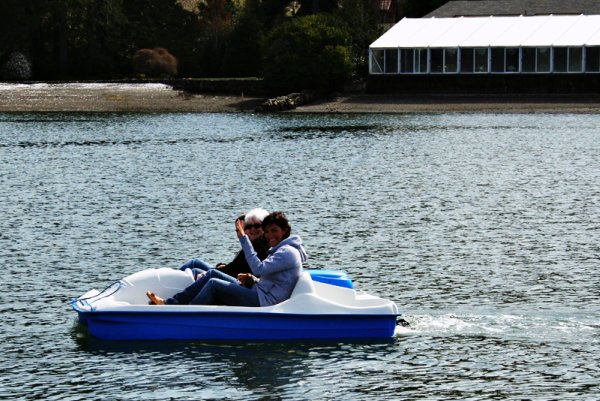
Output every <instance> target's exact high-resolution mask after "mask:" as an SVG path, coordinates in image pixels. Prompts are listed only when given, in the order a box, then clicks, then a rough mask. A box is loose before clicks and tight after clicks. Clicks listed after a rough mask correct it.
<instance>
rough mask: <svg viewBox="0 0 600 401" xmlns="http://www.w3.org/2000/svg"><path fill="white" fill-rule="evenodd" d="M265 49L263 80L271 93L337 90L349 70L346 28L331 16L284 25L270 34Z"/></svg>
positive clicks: (313, 17) (341, 22) (315, 16)
mask: <svg viewBox="0 0 600 401" xmlns="http://www.w3.org/2000/svg"><path fill="white" fill-rule="evenodd" d="M266 47H268V51H267V53H266V57H265V63H264V79H265V84H266V85H267V86H268V87H269V88H270V89H271V90H273V91H277V92H285V91H288V92H289V91H297V90H304V89H314V90H317V91H319V92H324V93H326V92H331V91H335V90H340V89H342V88H343V85H344V82H345V80H346V78H347V77H348V76H349V74H350V71H351V70H352V62H351V57H350V35H349V34H348V28H347V27H346V24H345V23H344V21H342V20H341V19H339V18H336V17H334V16H332V15H327V14H316V15H310V16H306V17H298V18H294V19H292V20H290V21H288V22H285V23H283V24H282V25H280V26H279V27H277V28H275V29H274V30H273V31H272V32H271V34H270V35H269V36H268V38H267V41H266Z"/></svg>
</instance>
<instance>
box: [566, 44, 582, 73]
mask: <svg viewBox="0 0 600 401" xmlns="http://www.w3.org/2000/svg"><path fill="white" fill-rule="evenodd" d="M581 71H583V48H581V47H569V72H581Z"/></svg>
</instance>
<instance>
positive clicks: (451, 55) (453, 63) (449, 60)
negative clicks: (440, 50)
mask: <svg viewBox="0 0 600 401" xmlns="http://www.w3.org/2000/svg"><path fill="white" fill-rule="evenodd" d="M444 72H445V73H457V72H458V49H457V48H449V49H444Z"/></svg>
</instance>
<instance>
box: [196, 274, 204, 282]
mask: <svg viewBox="0 0 600 401" xmlns="http://www.w3.org/2000/svg"><path fill="white" fill-rule="evenodd" d="M205 274H206V273H204V272H202V273H198V274H196V281H198V280H200V279H201V278H202V277H204V275H205Z"/></svg>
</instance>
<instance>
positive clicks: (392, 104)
mask: <svg viewBox="0 0 600 401" xmlns="http://www.w3.org/2000/svg"><path fill="white" fill-rule="evenodd" d="M265 100H266V98H261V97H252V96H244V97H242V96H234V95H222V94H191V93H186V92H182V91H178V90H174V89H172V88H171V87H170V86H168V85H165V84H160V83H149V84H145V83H144V84H121V83H119V84H113V83H56V84H47V83H33V84H9V83H0V112H142V113H177V112H180V113H190V112H191V113H237V112H254V111H255V109H256V108H257V107H258V106H259V105H260V104H261V103H262V102H264V101H265ZM288 112H291V113H447V112H457V113H478V112H484V113H486V112H489V113H600V95H521V96H516V95H515V96H509V95H495V96H487V95H464V96H460V95H454V96H452V95H419V96H409V95H373V94H362V93H357V94H344V95H340V96H338V97H337V98H335V99H330V100H326V101H317V102H314V103H311V104H307V105H304V106H301V107H298V108H296V109H294V110H291V111H288Z"/></svg>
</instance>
